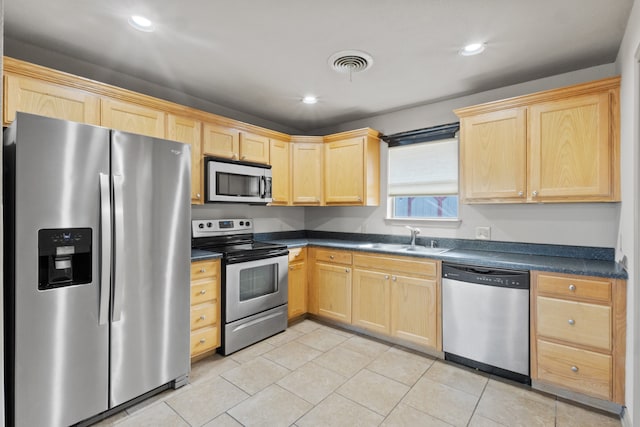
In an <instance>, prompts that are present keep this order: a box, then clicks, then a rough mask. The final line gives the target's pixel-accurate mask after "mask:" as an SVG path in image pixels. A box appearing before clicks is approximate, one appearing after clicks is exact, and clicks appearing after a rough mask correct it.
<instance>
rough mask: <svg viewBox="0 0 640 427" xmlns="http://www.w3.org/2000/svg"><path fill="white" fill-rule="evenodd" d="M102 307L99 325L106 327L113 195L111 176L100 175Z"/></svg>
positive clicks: (109, 283)
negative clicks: (110, 187)
mask: <svg viewBox="0 0 640 427" xmlns="http://www.w3.org/2000/svg"><path fill="white" fill-rule="evenodd" d="M100 242H101V246H100V255H101V260H100V307H99V312H98V324H99V325H105V324H106V323H107V321H108V320H109V319H108V316H109V287H110V286H111V282H110V279H111V274H110V273H111V193H110V191H109V175H107V174H104V173H101V174H100Z"/></svg>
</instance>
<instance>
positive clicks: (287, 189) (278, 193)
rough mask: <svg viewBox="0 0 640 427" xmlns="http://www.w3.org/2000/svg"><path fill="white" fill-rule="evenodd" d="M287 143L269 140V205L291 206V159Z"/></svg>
mask: <svg viewBox="0 0 640 427" xmlns="http://www.w3.org/2000/svg"><path fill="white" fill-rule="evenodd" d="M290 146H291V144H290V143H289V141H283V140H279V139H274V138H271V139H270V140H269V159H270V163H271V174H272V186H271V196H272V200H273V201H272V202H271V204H272V205H274V206H287V205H290V204H291V159H290V151H291V150H290Z"/></svg>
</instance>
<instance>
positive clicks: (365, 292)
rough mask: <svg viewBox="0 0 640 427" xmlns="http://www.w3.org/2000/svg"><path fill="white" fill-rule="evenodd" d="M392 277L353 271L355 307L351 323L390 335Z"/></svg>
mask: <svg viewBox="0 0 640 427" xmlns="http://www.w3.org/2000/svg"><path fill="white" fill-rule="evenodd" d="M390 290H391V286H390V276H389V274H387V273H381V272H376V271H368V270H360V269H354V270H353V305H352V309H353V312H352V317H351V321H352V322H351V323H352V324H353V325H357V326H360V327H362V328H364V329H368V330H370V331H373V332H378V333H381V334H385V335H389V333H390V330H391V320H390V312H391V309H390V304H391V294H390Z"/></svg>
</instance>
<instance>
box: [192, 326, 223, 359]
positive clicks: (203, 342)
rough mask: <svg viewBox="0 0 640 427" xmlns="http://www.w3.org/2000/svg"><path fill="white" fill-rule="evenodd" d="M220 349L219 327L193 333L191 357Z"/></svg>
mask: <svg viewBox="0 0 640 427" xmlns="http://www.w3.org/2000/svg"><path fill="white" fill-rule="evenodd" d="M217 347H219V343H218V327H217V326H209V327H207V328H203V329H198V330H197V331H195V332H191V356H195V355H197V354H200V353H204V352H205V351H209V350H213V349H214V348H217Z"/></svg>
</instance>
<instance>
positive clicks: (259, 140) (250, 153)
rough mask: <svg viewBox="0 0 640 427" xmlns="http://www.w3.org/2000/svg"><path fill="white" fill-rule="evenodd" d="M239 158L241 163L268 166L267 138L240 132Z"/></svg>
mask: <svg viewBox="0 0 640 427" xmlns="http://www.w3.org/2000/svg"><path fill="white" fill-rule="evenodd" d="M239 158H240V160H242V161H243V162H254V163H264V164H269V138H267V137H266V136H262V135H256V134H255V133H249V132H240V153H239Z"/></svg>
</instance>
